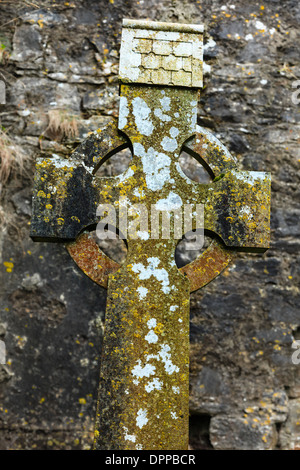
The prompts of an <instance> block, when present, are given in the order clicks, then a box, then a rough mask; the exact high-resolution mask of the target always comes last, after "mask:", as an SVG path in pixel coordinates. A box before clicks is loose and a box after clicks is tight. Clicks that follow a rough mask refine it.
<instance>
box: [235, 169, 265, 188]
mask: <svg viewBox="0 0 300 470" xmlns="http://www.w3.org/2000/svg"><path fill="white" fill-rule="evenodd" d="M232 175H233V176H234V178H236V179H238V180H240V181H243V182H244V183H248V184H251V185H254V184H256V183H257V182H260V181H266V180H268V178H269V175H268V174H267V173H265V172H264V171H236V170H233V171H232Z"/></svg>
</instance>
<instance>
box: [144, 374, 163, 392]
mask: <svg viewBox="0 0 300 470" xmlns="http://www.w3.org/2000/svg"><path fill="white" fill-rule="evenodd" d="M161 389H162V382H161V381H160V380H159V379H157V378H156V377H155V378H154V379H152V380H151V381H150V382H148V383H147V385H145V390H146V392H148V393H150V392H152V390H161Z"/></svg>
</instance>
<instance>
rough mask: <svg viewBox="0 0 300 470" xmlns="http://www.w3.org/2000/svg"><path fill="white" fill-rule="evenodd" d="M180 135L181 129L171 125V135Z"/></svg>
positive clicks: (174, 136)
mask: <svg viewBox="0 0 300 470" xmlns="http://www.w3.org/2000/svg"><path fill="white" fill-rule="evenodd" d="M178 135H179V129H177V127H171V129H170V136H171V137H173V139H175V138H176V137H177V136H178Z"/></svg>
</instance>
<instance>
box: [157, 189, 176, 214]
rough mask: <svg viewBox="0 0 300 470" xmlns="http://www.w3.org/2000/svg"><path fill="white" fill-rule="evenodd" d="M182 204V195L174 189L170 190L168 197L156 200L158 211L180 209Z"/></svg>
mask: <svg viewBox="0 0 300 470" xmlns="http://www.w3.org/2000/svg"><path fill="white" fill-rule="evenodd" d="M182 204H183V203H182V199H181V197H180V196H179V195H178V194H176V193H174V192H173V191H170V193H169V194H168V196H167V197H166V198H164V199H160V200H159V201H157V202H156V204H155V209H156V210H157V211H172V210H176V209H180V207H181V206H182Z"/></svg>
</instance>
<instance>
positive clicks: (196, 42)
mask: <svg viewBox="0 0 300 470" xmlns="http://www.w3.org/2000/svg"><path fill="white" fill-rule="evenodd" d="M145 25H147V29H144V28H145ZM168 27H169V29H170V30H169V31H165V30H164V28H165V25H164V24H162V23H157V22H155V23H154V22H153V23H152V22H144V21H134V20H124V22H123V30H122V42H121V49H122V54H121V60H120V70H119V77H120V79H121V81H123V82H127V83H128V82H129V83H145V84H152V85H173V86H187V87H195V88H199V87H201V86H202V55H203V52H202V32H203V27H202V26H201V25H184V24H172V23H169V24H168ZM148 70H149V71H150V74H149V73H147V72H148Z"/></svg>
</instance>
